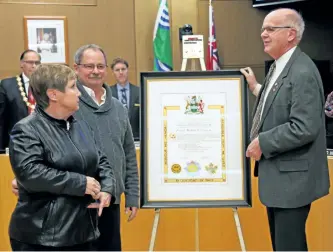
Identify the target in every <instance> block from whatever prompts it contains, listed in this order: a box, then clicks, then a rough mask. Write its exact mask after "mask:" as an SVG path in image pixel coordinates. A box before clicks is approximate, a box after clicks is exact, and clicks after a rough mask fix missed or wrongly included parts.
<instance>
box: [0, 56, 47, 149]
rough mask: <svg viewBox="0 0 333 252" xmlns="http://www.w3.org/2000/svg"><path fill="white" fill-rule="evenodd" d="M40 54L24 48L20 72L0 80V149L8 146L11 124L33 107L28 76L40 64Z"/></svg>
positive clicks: (29, 111)
mask: <svg viewBox="0 0 333 252" xmlns="http://www.w3.org/2000/svg"><path fill="white" fill-rule="evenodd" d="M40 61H41V58H40V55H39V54H38V53H37V52H35V51H33V50H26V51H24V52H23V53H22V54H21V56H20V67H21V70H22V72H21V74H20V75H17V76H15V77H11V78H7V79H3V80H1V83H0V151H2V152H4V150H5V149H6V148H7V147H8V143H9V133H10V131H11V130H12V128H13V126H14V125H15V124H16V123H17V122H18V121H20V120H21V119H23V118H24V117H26V116H28V114H30V113H31V112H32V111H33V110H34V107H35V100H34V99H33V96H32V93H31V90H30V88H29V78H30V76H31V74H32V73H33V72H34V71H35V70H36V67H37V66H38V65H39V64H40Z"/></svg>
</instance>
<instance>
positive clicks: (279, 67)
mask: <svg viewBox="0 0 333 252" xmlns="http://www.w3.org/2000/svg"><path fill="white" fill-rule="evenodd" d="M295 49H296V46H294V47H293V48H291V49H290V50H289V51H287V52H285V53H284V54H283V55H282V56H281V57H280V58H278V59H277V60H276V70H275V72H277V73H279V74H280V73H281V72H282V70H283V68H284V67H285V66H286V65H287V63H288V61H289V59H290V58H291V55H292V54H293V52H294V51H295Z"/></svg>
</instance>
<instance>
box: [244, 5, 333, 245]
mask: <svg viewBox="0 0 333 252" xmlns="http://www.w3.org/2000/svg"><path fill="white" fill-rule="evenodd" d="M304 27H305V24H304V21H303V18H302V17H301V15H300V14H299V13H298V12H296V11H295V10H292V9H278V10H275V11H272V12H270V13H269V14H268V15H267V16H266V18H265V20H264V22H263V25H262V29H261V38H262V40H263V43H264V51H265V52H266V53H267V54H268V55H270V56H271V57H272V58H273V59H274V60H275V61H274V63H273V64H272V66H271V68H270V70H269V72H268V74H267V76H266V79H265V81H264V84H263V85H260V84H258V83H257V82H256V78H255V76H254V74H253V72H252V70H251V69H250V68H243V69H241V72H242V73H243V74H244V76H245V77H246V79H247V82H248V84H249V88H250V90H251V91H252V92H253V93H254V94H255V95H256V96H257V101H256V104H255V107H254V116H253V124H252V129H251V132H250V140H251V143H250V145H249V146H248V148H247V151H246V156H247V157H251V158H253V159H255V160H256V163H255V176H258V178H259V196H260V200H261V202H262V203H263V204H264V205H265V206H266V207H267V215H268V221H269V227H270V233H271V241H272V247H273V249H274V250H275V251H280V250H281V251H282V250H283V251H284V250H288V251H295V250H296V251H306V250H308V246H307V240H306V232H305V227H306V220H307V218H308V214H309V212H310V208H311V203H312V202H313V201H315V200H317V199H319V198H321V197H323V196H325V195H327V194H328V193H329V186H330V185H329V174H328V163H327V156H326V140H325V135H326V133H325V113H324V104H325V99H324V90H323V84H322V80H321V77H320V74H319V71H318V69H317V67H316V65H315V64H314V63H313V62H312V60H311V59H310V58H309V57H308V56H307V55H306V54H305V53H303V52H302V51H301V49H300V48H299V47H298V44H299V42H300V41H301V39H302V35H303V32H304Z"/></svg>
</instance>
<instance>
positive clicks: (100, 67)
mask: <svg viewBox="0 0 333 252" xmlns="http://www.w3.org/2000/svg"><path fill="white" fill-rule="evenodd" d="M77 65H78V66H83V67H84V68H85V69H87V70H88V71H94V70H95V68H97V70H100V71H103V70H105V69H106V68H107V65H103V64H97V65H95V64H77Z"/></svg>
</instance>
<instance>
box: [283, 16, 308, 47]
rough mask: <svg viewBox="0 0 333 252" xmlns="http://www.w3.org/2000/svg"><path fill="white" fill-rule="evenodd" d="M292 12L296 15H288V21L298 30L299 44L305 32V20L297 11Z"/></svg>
mask: <svg viewBox="0 0 333 252" xmlns="http://www.w3.org/2000/svg"><path fill="white" fill-rule="evenodd" d="M292 11H293V12H294V14H288V15H287V21H289V25H290V26H291V27H293V28H294V29H295V30H296V39H297V41H298V42H300V41H301V39H302V36H303V33H304V30H305V23H304V19H303V17H302V15H301V14H300V13H299V12H297V11H295V10H292Z"/></svg>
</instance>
